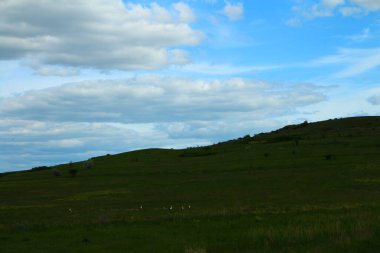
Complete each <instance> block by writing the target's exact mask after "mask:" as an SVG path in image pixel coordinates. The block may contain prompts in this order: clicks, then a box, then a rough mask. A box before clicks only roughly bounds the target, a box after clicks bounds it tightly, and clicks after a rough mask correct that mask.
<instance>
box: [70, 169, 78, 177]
mask: <svg viewBox="0 0 380 253" xmlns="http://www.w3.org/2000/svg"><path fill="white" fill-rule="evenodd" d="M69 173H70V175H71V177H75V176H76V175H77V173H78V170H77V169H70V170H69Z"/></svg>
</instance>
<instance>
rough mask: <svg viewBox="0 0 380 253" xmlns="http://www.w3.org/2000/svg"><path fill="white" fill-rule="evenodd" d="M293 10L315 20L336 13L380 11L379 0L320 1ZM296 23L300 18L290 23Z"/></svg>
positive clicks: (347, 14) (301, 5) (350, 14)
mask: <svg viewBox="0 0 380 253" xmlns="http://www.w3.org/2000/svg"><path fill="white" fill-rule="evenodd" d="M293 10H294V11H295V12H296V13H297V14H298V15H300V16H301V17H302V18H306V19H314V18H317V17H331V16H333V15H334V14H335V13H336V11H338V13H340V14H342V15H343V16H354V15H359V14H361V15H364V14H367V13H369V12H376V11H379V10H380V1H378V0H320V1H318V2H317V3H314V4H312V5H307V4H303V2H301V4H298V5H296V6H294V7H293ZM294 21H300V17H296V18H292V19H290V20H289V21H288V23H289V25H293V23H294Z"/></svg>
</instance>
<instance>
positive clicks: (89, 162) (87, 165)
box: [83, 159, 94, 170]
mask: <svg viewBox="0 0 380 253" xmlns="http://www.w3.org/2000/svg"><path fill="white" fill-rule="evenodd" d="M93 167H94V160H93V159H88V160H87V161H85V162H84V163H83V168H84V169H88V170H90V169H92V168H93Z"/></svg>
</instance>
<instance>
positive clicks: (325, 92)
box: [0, 0, 380, 172]
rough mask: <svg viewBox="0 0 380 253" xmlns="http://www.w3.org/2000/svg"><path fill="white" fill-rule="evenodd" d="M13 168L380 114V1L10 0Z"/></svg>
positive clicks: (1, 25) (7, 118)
mask: <svg viewBox="0 0 380 253" xmlns="http://www.w3.org/2000/svg"><path fill="white" fill-rule="evenodd" d="M0 14H1V15H0V172H5V171H16V170H25V169H30V168H32V167H36V166H44V165H54V164H60V163H67V162H70V161H79V160H86V159H88V158H90V157H94V156H99V155H104V154H115V153H121V152H126V151H130V150H136V149H143V148H184V147H189V146H198V145H208V144H213V143H217V142H220V141H224V140H229V139H232V138H237V137H241V136H244V135H247V134H250V135H254V134H257V133H261V132H265V131H271V130H274V129H277V128H280V127H282V126H284V125H288V124H297V123H301V122H303V121H305V120H307V121H311V122H313V121H319V120H327V119H330V118H341V117H351V116H366V115H372V116H374V115H380V0H281V1H279V0H266V1H259V0H250V1H221V0H187V1H186V0H183V1H178V2H176V1H159V0H158V1H156V2H152V1H127V0H125V1H121V0H77V1H71V0H54V1H53V0H1V1H0Z"/></svg>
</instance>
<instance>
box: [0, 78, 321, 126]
mask: <svg viewBox="0 0 380 253" xmlns="http://www.w3.org/2000/svg"><path fill="white" fill-rule="evenodd" d="M323 99H324V96H323V95H322V94H321V93H320V92H318V89H317V88H314V87H307V86H303V87H301V86H297V87H277V86H275V85H272V84H270V83H266V82H260V81H255V80H251V79H241V78H232V79H222V80H194V79H187V78H170V77H159V76H138V77H136V78H134V79H127V80H119V81H111V80H110V81H97V82H83V83H78V84H71V85H63V86H60V87H54V88H48V89H44V90H37V91H30V92H25V93H24V94H23V95H20V96H15V97H8V98H3V99H1V100H0V116H2V117H7V118H20V119H28V120H42V121H58V122H62V121H73V122H75V121H76V122H99V121H102V122H124V123H152V122H172V121H191V120H215V119H220V118H223V117H224V116H225V115H227V114H231V113H232V114H233V113H246V112H250V113H260V112H264V111H270V110H279V111H282V112H283V111H289V110H292V109H293V108H296V107H297V106H300V105H302V104H304V103H314V102H319V101H321V100H323ZM132 108H133V109H132Z"/></svg>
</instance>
